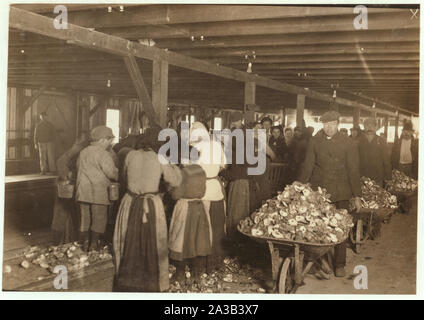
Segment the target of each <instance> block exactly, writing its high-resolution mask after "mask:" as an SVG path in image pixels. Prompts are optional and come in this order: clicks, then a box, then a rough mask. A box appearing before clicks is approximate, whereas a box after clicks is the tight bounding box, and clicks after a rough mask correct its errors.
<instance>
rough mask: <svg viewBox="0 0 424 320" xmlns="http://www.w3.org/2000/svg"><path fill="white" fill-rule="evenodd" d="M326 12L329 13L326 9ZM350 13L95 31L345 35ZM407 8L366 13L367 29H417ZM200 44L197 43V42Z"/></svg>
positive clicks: (159, 35)
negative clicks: (390, 11) (335, 32)
mask: <svg viewBox="0 0 424 320" xmlns="http://www.w3.org/2000/svg"><path fill="white" fill-rule="evenodd" d="M329 11H330V10H329ZM355 17H356V15H354V14H353V11H352V12H351V14H350V15H345V16H324V17H313V18H311V17H309V18H305V17H297V18H290V19H273V20H256V19H255V20H245V21H229V22H210V23H207V22H202V23H197V24H182V25H180V24H176V25H172V26H167V27H164V26H144V27H143V26H139V25H137V26H133V27H125V28H116V27H113V28H99V27H96V30H98V31H101V32H104V33H107V34H111V35H114V36H117V37H122V38H125V39H144V38H147V39H154V40H155V41H156V40H157V39H172V38H186V39H189V38H190V37H191V36H194V37H195V38H197V39H196V40H195V41H200V37H201V36H204V37H205V38H208V37H230V36H252V35H271V34H272V35H283V34H299V33H313V34H315V33H324V32H334V31H338V32H342V31H343V32H349V31H356V29H355V26H354V24H353V20H354V18H355ZM410 17H411V12H410V11H409V10H408V9H401V10H397V11H396V12H394V13H381V14H380V13H376V14H370V13H369V14H368V30H370V31H377V30H408V29H416V28H419V25H420V24H419V23H420V22H419V19H412V20H411V19H410ZM200 42H201V41H200Z"/></svg>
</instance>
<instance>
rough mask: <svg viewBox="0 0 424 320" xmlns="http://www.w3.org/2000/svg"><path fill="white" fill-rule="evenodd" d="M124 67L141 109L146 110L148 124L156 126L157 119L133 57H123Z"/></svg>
mask: <svg viewBox="0 0 424 320" xmlns="http://www.w3.org/2000/svg"><path fill="white" fill-rule="evenodd" d="M124 62H125V65H126V66H127V70H128V73H129V74H130V76H131V80H132V82H133V84H134V87H135V90H136V91H137V95H138V98H139V99H140V103H141V104H142V106H143V108H144V109H145V110H146V114H147V117H148V118H149V122H150V124H151V125H152V124H157V123H158V120H157V119H158V118H157V115H156V112H155V109H154V108H153V104H152V100H151V99H150V95H149V93H148V92H147V88H146V85H145V84H144V80H143V77H142V75H141V72H140V69H139V67H138V64H137V61H136V59H135V58H134V56H132V55H129V56H126V57H124Z"/></svg>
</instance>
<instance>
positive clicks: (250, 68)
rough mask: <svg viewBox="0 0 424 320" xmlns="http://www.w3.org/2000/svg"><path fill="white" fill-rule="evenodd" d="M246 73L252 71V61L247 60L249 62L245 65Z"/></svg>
mask: <svg viewBox="0 0 424 320" xmlns="http://www.w3.org/2000/svg"><path fill="white" fill-rule="evenodd" d="M246 72H247V73H252V62H249V64H248V65H247V71H246Z"/></svg>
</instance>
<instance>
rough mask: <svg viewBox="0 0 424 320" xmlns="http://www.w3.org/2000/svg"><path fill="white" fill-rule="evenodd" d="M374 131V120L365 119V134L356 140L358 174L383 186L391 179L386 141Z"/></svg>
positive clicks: (375, 123)
mask: <svg viewBox="0 0 424 320" xmlns="http://www.w3.org/2000/svg"><path fill="white" fill-rule="evenodd" d="M376 129H377V122H376V120H375V119H374V118H367V119H365V122H364V131H365V134H363V135H361V136H360V137H359V138H358V146H359V172H360V174H361V176H365V177H368V178H370V179H372V180H374V181H375V182H377V183H378V184H379V185H380V186H383V184H384V181H385V180H390V179H391V177H392V166H391V164H390V157H389V152H388V150H387V144H386V141H385V140H384V139H383V138H382V137H379V136H377V135H376V134H375V132H376Z"/></svg>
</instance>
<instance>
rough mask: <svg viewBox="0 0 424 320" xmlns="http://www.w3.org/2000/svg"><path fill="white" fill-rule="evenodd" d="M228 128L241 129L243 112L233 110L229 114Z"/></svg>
mask: <svg viewBox="0 0 424 320" xmlns="http://www.w3.org/2000/svg"><path fill="white" fill-rule="evenodd" d="M230 122H231V123H230V129H231V130H234V129H243V113H241V112H239V111H234V112H232V113H231V114H230Z"/></svg>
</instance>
